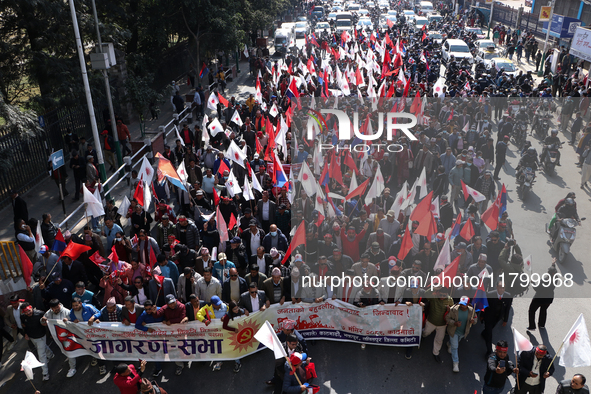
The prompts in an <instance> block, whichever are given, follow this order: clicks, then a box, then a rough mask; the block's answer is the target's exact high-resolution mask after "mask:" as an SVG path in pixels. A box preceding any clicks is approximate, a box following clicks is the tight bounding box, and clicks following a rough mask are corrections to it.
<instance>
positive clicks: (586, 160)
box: [581, 145, 591, 189]
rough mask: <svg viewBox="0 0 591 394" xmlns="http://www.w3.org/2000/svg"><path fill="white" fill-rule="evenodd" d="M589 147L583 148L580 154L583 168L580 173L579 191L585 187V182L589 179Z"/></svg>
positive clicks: (590, 165)
mask: <svg viewBox="0 0 591 394" xmlns="http://www.w3.org/2000/svg"><path fill="white" fill-rule="evenodd" d="M590 152H591V146H590V145H587V146H585V151H584V152H583V153H582V154H581V158H582V159H583V167H582V171H581V189H583V188H584V187H585V186H587V181H589V178H591V154H589V153H590Z"/></svg>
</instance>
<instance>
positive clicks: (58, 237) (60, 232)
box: [55, 212, 127, 243]
mask: <svg viewBox="0 0 591 394" xmlns="http://www.w3.org/2000/svg"><path fill="white" fill-rule="evenodd" d="M126 214H127V212H126ZM55 240H56V241H61V242H63V243H66V240H65V239H64V235H63V234H62V230H60V229H59V228H58V229H57V234H56V236H55Z"/></svg>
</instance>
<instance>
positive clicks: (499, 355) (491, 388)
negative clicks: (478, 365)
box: [482, 340, 519, 394]
mask: <svg viewBox="0 0 591 394" xmlns="http://www.w3.org/2000/svg"><path fill="white" fill-rule="evenodd" d="M508 350H509V345H508V344H507V341H505V340H500V341H498V342H497V345H496V347H495V353H494V354H492V355H491V356H490V357H489V358H488V361H487V368H486V373H485V374H484V379H483V381H484V385H483V387H482V393H483V394H501V393H504V392H505V391H506V390H505V383H506V382H507V378H508V377H509V376H511V375H512V374H513V373H517V372H519V370H518V369H517V368H515V365H514V364H513V362H512V361H511V360H510V359H509V356H508V354H507V352H508Z"/></svg>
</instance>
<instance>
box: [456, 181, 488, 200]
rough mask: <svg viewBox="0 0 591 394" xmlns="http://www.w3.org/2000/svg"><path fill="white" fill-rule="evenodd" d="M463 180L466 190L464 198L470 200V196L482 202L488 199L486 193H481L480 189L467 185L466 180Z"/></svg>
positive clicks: (463, 188)
mask: <svg viewBox="0 0 591 394" xmlns="http://www.w3.org/2000/svg"><path fill="white" fill-rule="evenodd" d="M460 182H462V191H463V192H464V200H468V197H472V198H473V199H474V201H476V202H480V201H484V200H486V197H484V194H482V193H480V192H479V191H478V190H475V189H472V188H471V187H470V186H468V185H466V184H465V183H464V181H460Z"/></svg>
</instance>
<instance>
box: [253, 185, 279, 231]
mask: <svg viewBox="0 0 591 394" xmlns="http://www.w3.org/2000/svg"><path fill="white" fill-rule="evenodd" d="M276 211H277V206H276V204H275V202H273V201H271V200H270V199H269V192H268V191H267V190H264V191H263V198H262V199H261V200H259V201H258V202H257V215H256V216H257V219H258V220H259V222H261V223H262V225H263V230H264V231H265V232H269V231H270V230H269V229H270V227H271V223H275V212H276ZM275 227H277V226H275Z"/></svg>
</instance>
